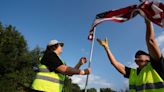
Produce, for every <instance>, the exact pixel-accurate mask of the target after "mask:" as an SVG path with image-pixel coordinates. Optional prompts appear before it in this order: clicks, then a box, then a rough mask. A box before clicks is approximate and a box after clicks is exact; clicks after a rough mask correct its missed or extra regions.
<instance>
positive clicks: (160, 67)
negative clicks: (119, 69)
mask: <svg viewBox="0 0 164 92" xmlns="http://www.w3.org/2000/svg"><path fill="white" fill-rule="evenodd" d="M150 63H151V65H152V67H153V68H154V69H155V70H156V72H157V73H158V74H159V76H160V77H161V78H162V79H163V80H164V58H163V56H162V57H161V58H160V60H159V61H155V60H153V59H152V58H151V59H150ZM130 70H131V68H129V67H125V71H126V74H125V75H124V77H125V78H129V76H130ZM140 71H141V70H140V69H139V68H137V75H138V74H139V73H140Z"/></svg>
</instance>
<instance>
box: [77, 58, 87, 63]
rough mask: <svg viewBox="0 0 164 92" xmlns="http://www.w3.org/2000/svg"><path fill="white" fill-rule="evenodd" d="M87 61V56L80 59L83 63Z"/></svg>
mask: <svg viewBox="0 0 164 92" xmlns="http://www.w3.org/2000/svg"><path fill="white" fill-rule="evenodd" d="M85 63H87V58H86V57H81V58H80V60H79V64H80V65H83V64H85Z"/></svg>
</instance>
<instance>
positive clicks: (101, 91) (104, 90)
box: [100, 88, 116, 92]
mask: <svg viewBox="0 0 164 92" xmlns="http://www.w3.org/2000/svg"><path fill="white" fill-rule="evenodd" d="M100 92H116V91H113V90H112V89H111V88H100Z"/></svg>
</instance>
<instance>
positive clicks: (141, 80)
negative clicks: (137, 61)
mask: <svg viewBox="0 0 164 92" xmlns="http://www.w3.org/2000/svg"><path fill="white" fill-rule="evenodd" d="M129 89H130V92H164V80H163V79H162V78H161V77H160V76H159V74H158V73H157V72H156V71H155V69H153V67H152V65H151V63H150V62H149V63H148V64H147V65H146V66H145V67H144V68H143V69H142V70H141V71H140V73H139V75H137V70H136V69H131V71H130V77H129Z"/></svg>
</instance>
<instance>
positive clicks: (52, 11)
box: [0, 0, 164, 91]
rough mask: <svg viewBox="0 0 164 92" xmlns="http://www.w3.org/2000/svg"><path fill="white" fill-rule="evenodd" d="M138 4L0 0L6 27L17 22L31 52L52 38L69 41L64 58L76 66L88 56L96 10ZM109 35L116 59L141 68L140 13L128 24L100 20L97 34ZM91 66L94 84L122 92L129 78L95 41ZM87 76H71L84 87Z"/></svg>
mask: <svg viewBox="0 0 164 92" xmlns="http://www.w3.org/2000/svg"><path fill="white" fill-rule="evenodd" d="M161 1H162V2H164V1H163V0H161ZM133 4H139V0H0V21H1V22H2V24H3V25H10V24H11V25H13V26H15V27H16V29H17V30H18V31H19V32H20V33H21V34H22V35H23V36H24V37H25V39H26V41H27V44H28V49H29V50H32V49H34V48H35V47H36V46H39V47H41V48H43V49H45V48H46V45H47V43H48V42H49V41H50V40H52V39H56V40H59V41H61V42H64V48H63V53H62V55H61V58H62V60H63V61H65V62H66V63H67V65H68V66H72V67H74V66H75V64H76V63H77V62H78V61H79V59H80V57H83V56H85V57H87V59H88V60H89V56H90V48H91V42H90V41H89V40H88V39H87V36H88V33H89V29H90V27H91V24H92V22H93V20H94V18H95V16H96V14H98V13H101V12H104V11H108V10H111V9H119V8H123V7H126V6H129V5H133ZM154 29H155V34H156V39H157V42H158V45H159V47H160V49H161V53H164V29H162V28H160V27H158V26H156V25H154ZM105 37H107V38H108V40H109V46H110V48H111V51H112V53H113V54H114V56H115V57H116V59H117V60H118V61H119V62H121V63H122V64H124V65H125V66H130V67H136V65H135V63H134V54H135V52H136V51H137V50H139V49H141V50H144V51H146V52H147V47H146V44H145V23H144V19H143V18H142V17H141V16H137V17H135V18H133V19H131V20H129V21H127V22H124V23H114V22H104V23H101V24H100V25H98V26H97V28H96V38H100V39H104V38H105ZM87 65H88V63H87V64H86V65H84V66H83V67H81V69H85V68H87ZM91 68H92V73H91V75H90V76H89V84H88V87H89V88H93V87H94V88H97V89H99V88H106V87H111V88H112V89H114V90H117V91H119V90H120V89H125V88H126V87H128V79H125V78H124V77H123V76H122V75H121V74H120V73H119V72H117V70H116V69H115V68H114V67H113V66H112V65H111V64H110V62H109V60H108V58H107V55H106V53H105V51H104V49H103V48H102V47H101V46H100V45H99V44H98V43H97V42H96V41H95V44H94V50H93V59H92V62H91ZM85 79H86V76H78V75H77V76H76V75H75V76H73V77H72V80H73V82H74V83H77V84H79V85H80V87H81V88H84V84H85Z"/></svg>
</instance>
